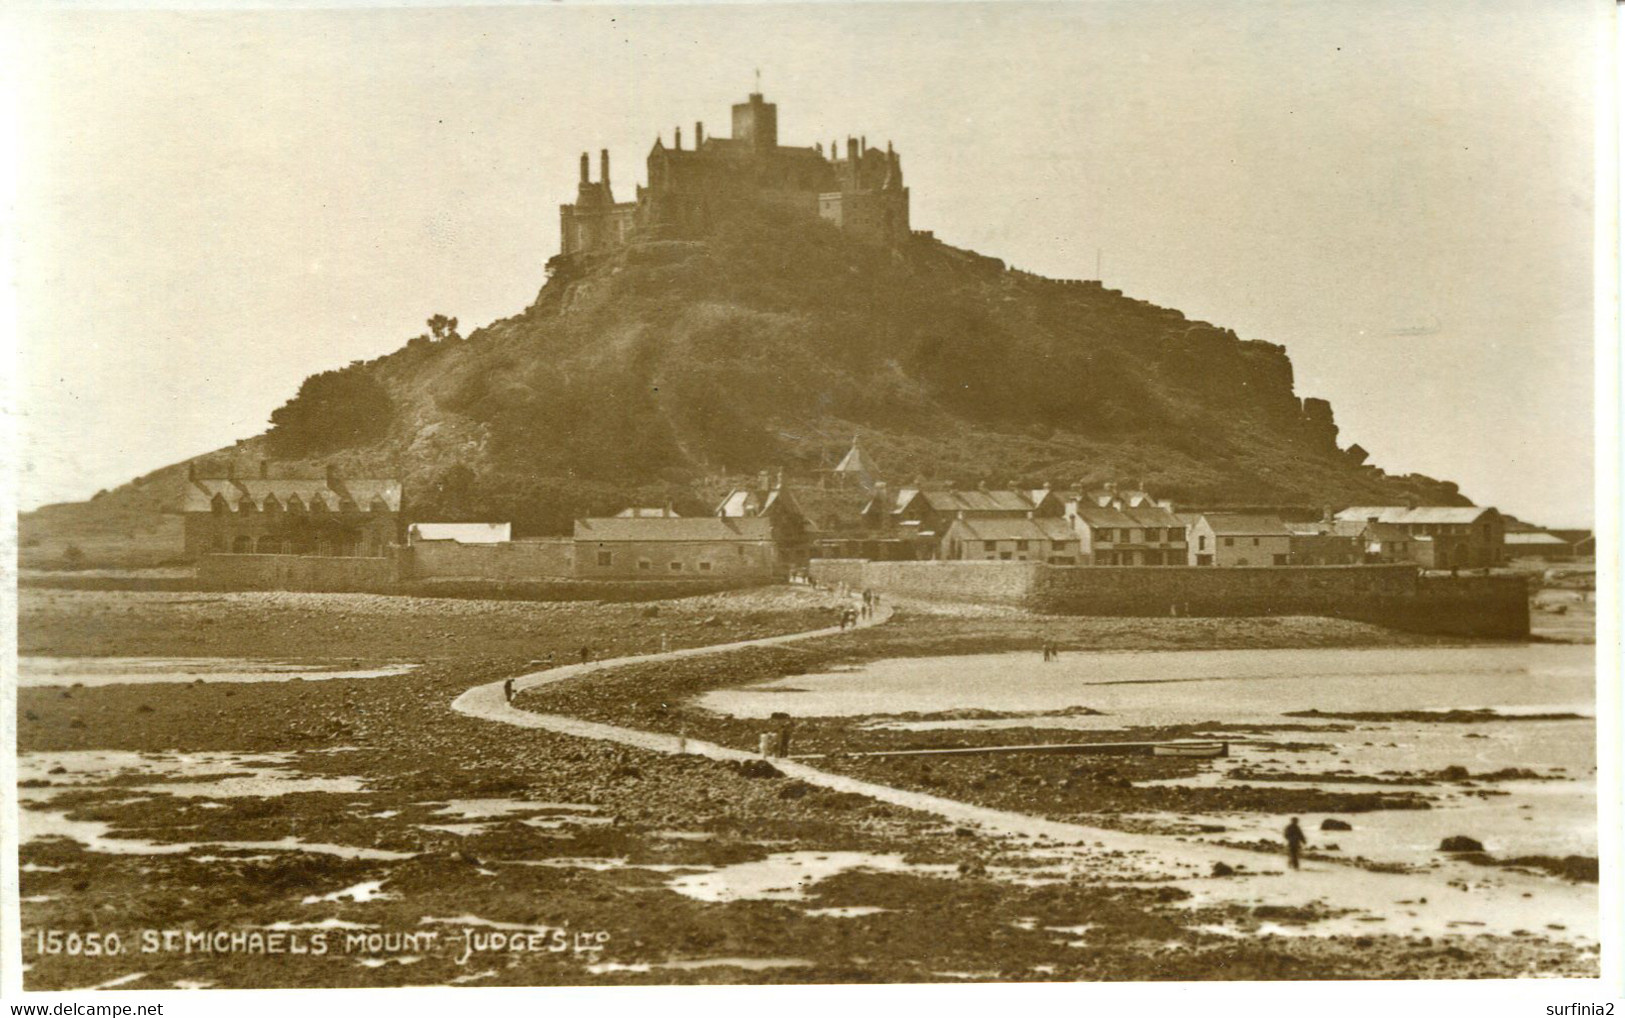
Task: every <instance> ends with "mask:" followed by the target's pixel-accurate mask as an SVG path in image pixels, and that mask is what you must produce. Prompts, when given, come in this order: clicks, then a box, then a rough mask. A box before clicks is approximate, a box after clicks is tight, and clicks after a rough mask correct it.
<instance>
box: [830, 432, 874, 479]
mask: <svg viewBox="0 0 1625 1018" xmlns="http://www.w3.org/2000/svg"><path fill="white" fill-rule="evenodd" d="M825 462H828V461H827V460H826V461H825ZM835 472H836V473H837V474H868V475H869V476H870V477H874V476H877V475H878V474H879V471H877V470H876V469H875V465H874V463H872V462H871V461H870V459H869V457H868V456H867V455H865V453H864V451H863V450H862V449H860V448H858V440H857V439H855V438H854V439H853V440H852V448H850V449H848V450H847V451H846V455H845V456H842V457H841V462H839V463H837V464H835Z"/></svg>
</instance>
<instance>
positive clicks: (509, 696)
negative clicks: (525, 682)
mask: <svg viewBox="0 0 1625 1018" xmlns="http://www.w3.org/2000/svg"><path fill="white" fill-rule="evenodd" d="M502 698H503V699H504V700H506V701H507V702H509V703H513V676H512V675H510V676H508V677H507V678H505V679H503V680H502Z"/></svg>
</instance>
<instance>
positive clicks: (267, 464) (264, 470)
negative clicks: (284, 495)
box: [260, 460, 271, 481]
mask: <svg viewBox="0 0 1625 1018" xmlns="http://www.w3.org/2000/svg"><path fill="white" fill-rule="evenodd" d="M270 476H271V461H270V460H260V480H262V481H263V480H265V479H266V478H268V477H270Z"/></svg>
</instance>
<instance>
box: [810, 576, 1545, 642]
mask: <svg viewBox="0 0 1625 1018" xmlns="http://www.w3.org/2000/svg"><path fill="white" fill-rule="evenodd" d="M808 575H809V576H810V578H811V579H812V580H813V581H814V582H816V583H821V584H825V585H834V584H836V583H845V584H846V585H847V586H848V587H851V588H854V589H863V588H869V589H873V590H877V591H881V592H883V593H887V594H892V595H896V596H904V597H918V598H923V599H927V600H940V601H971V602H983V603H995V604H1010V605H1018V606H1020V607H1024V608H1030V609H1032V610H1034V611H1038V612H1043V613H1045V614H1050V615H1105V616H1160V617H1167V616H1170V615H1175V614H1177V615H1193V616H1204V617H1224V616H1268V615H1319V616H1326V617H1331V618H1345V619H1354V620H1357V621H1362V622H1372V623H1376V624H1378V625H1385V626H1392V627H1394V628H1397V629H1407V630H1412V631H1415V632H1426V633H1442V634H1448V635H1453V636H1467V637H1490V638H1497V639H1525V638H1527V637H1528V636H1529V601H1528V592H1527V585H1526V582H1525V581H1524V579H1523V578H1522V577H1517V576H1491V577H1482V576H1474V577H1466V576H1463V577H1423V576H1422V575H1421V574H1420V573H1419V571H1418V570H1417V568H1416V567H1415V566H1414V565H1406V564H1401V565H1386V566H1265V567H1256V568H1233V569H1221V568H1217V567H1179V566H1162V567H1156V566H1151V567H1118V568H1114V567H1109V566H1106V567H1103V566H1095V567H1083V568H1067V567H1058V566H1046V565H1040V564H1037V563H1030V562H864V563H861V564H860V563H858V562H857V561H855V560H852V559H814V560H813V561H812V563H811V565H810V567H809V569H808Z"/></svg>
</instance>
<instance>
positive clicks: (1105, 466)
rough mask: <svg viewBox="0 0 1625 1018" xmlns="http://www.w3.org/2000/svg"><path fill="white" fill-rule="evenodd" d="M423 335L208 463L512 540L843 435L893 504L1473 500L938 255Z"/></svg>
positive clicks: (1128, 331)
mask: <svg viewBox="0 0 1625 1018" xmlns="http://www.w3.org/2000/svg"><path fill="white" fill-rule="evenodd" d="M434 333H435V334H434V336H427V335H426V336H423V337H419V338H418V339H416V340H413V341H412V342H410V343H408V344H407V345H406V346H404V347H403V348H401V349H400V350H398V351H396V352H395V353H393V354H390V355H388V356H386V357H383V358H380V359H378V360H376V361H371V362H367V363H364V364H356V365H352V366H351V367H350V368H348V369H345V370H343V371H340V372H330V373H326V374H324V375H321V376H315V377H313V378H312V379H310V380H308V381H307V382H306V384H305V386H303V387H302V388H301V390H300V393H299V394H297V395H296V396H295V398H293V399H291V400H290V401H289V403H288V404H287V405H286V406H284V407H283V408H282V409H280V410H279V411H278V412H277V415H276V418H275V420H276V427H275V428H274V429H273V430H272V431H271V432H270V433H269V434H268V435H265V436H260V437H257V438H252V439H248V440H245V441H244V442H240V443H238V445H237V446H236V447H234V448H233V449H231V450H226V451H223V452H221V453H219V454H216V455H215V456H213V457H206V458H205V460H208V461H210V462H209V463H208V465H209V466H214V467H220V466H223V465H224V461H225V460H226V459H228V458H231V459H235V460H236V461H237V462H238V463H239V464H241V469H243V470H245V471H248V470H252V469H254V468H253V465H252V464H253V463H254V462H255V461H257V460H259V459H262V458H271V459H275V460H277V461H278V464H279V466H278V469H282V470H308V471H311V472H313V473H314V472H319V470H320V469H321V465H322V464H324V463H326V462H333V463H336V464H337V465H339V466H340V468H341V469H344V470H346V471H348V472H350V473H351V474H352V475H360V474H388V475H391V476H400V477H402V478H403V480H405V481H406V483H407V486H408V487H407V494H408V499H409V501H410V502H411V504H412V506H413V513H414V515H416V516H418V517H419V518H438V519H475V518H500V519H511V520H513V521H514V523H515V524H516V530H517V531H518V532H520V533H525V534H541V533H559V532H564V531H566V530H567V529H568V526H569V521H570V520H571V519H572V518H573V517H574V516H577V515H582V514H587V513H602V512H611V511H614V510H616V509H619V508H621V507H622V506H623V505H626V504H630V503H639V504H651V505H658V504H663V503H665V502H668V501H669V502H672V503H673V504H674V505H675V506H676V507H677V508H678V510H679V511H680V512H703V511H705V510H706V509H707V508H708V507H709V505H710V504H711V502H712V500H713V498H714V496H716V495H717V494H719V493H720V491H721V490H723V489H725V488H726V486H727V484H728V483H729V480H730V478H735V477H739V476H743V475H749V474H752V473H754V472H755V471H758V470H760V469H766V468H770V467H780V466H782V467H783V468H784V469H785V471H786V473H787V476H790V477H792V478H797V479H798V480H799V481H800V483H803V484H812V483H815V479H816V476H817V473H818V471H819V470H820V469H822V468H826V467H827V466H829V465H831V464H832V463H833V462H834V459H835V458H836V457H838V456H839V455H840V453H841V452H842V451H843V450H844V448H845V446H846V445H847V444H848V443H849V442H850V441H851V437H852V435H853V434H861V435H862V436H863V441H864V444H865V447H866V449H867V450H868V451H869V452H870V453H871V454H872V456H873V458H874V459H875V460H876V462H877V463H878V464H879V465H880V467H881V468H882V469H883V470H884V471H886V472H887V473H888V474H889V475H890V479H891V480H893V482H894V483H896V484H901V483H907V482H909V481H911V480H913V479H915V478H917V477H925V478H932V479H938V480H952V481H956V482H959V483H962V484H971V483H974V482H976V481H980V480H986V481H989V482H992V483H996V484H1005V483H1008V482H1010V481H1016V482H1018V483H1021V484H1038V483H1041V482H1043V481H1046V480H1047V481H1052V482H1055V483H1058V484H1061V483H1064V484H1076V483H1079V482H1099V481H1106V480H1122V481H1133V482H1142V481H1143V483H1144V484H1145V485H1147V486H1149V487H1150V488H1152V489H1153V490H1155V491H1157V492H1159V493H1166V494H1167V495H1169V496H1171V497H1173V498H1175V499H1177V500H1178V501H1180V502H1182V503H1186V504H1201V503H1208V504H1214V503H1225V504H1241V503H1248V504H1269V503H1293V504H1300V505H1320V504H1325V503H1354V502H1366V503H1369V502H1387V501H1393V500H1398V499H1404V498H1416V499H1418V500H1419V501H1422V502H1428V503H1461V502H1465V499H1463V498H1462V497H1461V495H1460V494H1459V493H1458V492H1457V491H1456V488H1455V486H1454V485H1452V484H1449V483H1447V482H1439V481H1434V480H1431V479H1429V478H1424V477H1417V476H1408V477H1403V478H1396V477H1389V476H1387V475H1385V474H1383V473H1382V472H1381V471H1380V470H1377V469H1375V468H1373V467H1362V466H1360V465H1359V464H1358V463H1357V462H1356V461H1355V459H1353V458H1351V457H1350V456H1348V455H1346V454H1345V453H1343V452H1341V451H1340V450H1339V448H1338V441H1337V428H1336V426H1335V424H1334V423H1333V421H1332V417H1331V411H1330V408H1329V407H1327V406H1326V405H1325V404H1324V403H1321V402H1320V401H1314V400H1311V401H1309V402H1308V403H1307V405H1306V404H1305V402H1304V401H1302V400H1300V398H1299V397H1298V396H1297V395H1296V394H1295V393H1294V392H1293V379H1292V365H1291V362H1290V361H1289V360H1288V359H1287V356H1286V352H1285V350H1284V348H1282V347H1280V346H1277V345H1274V344H1271V343H1266V342H1260V341H1255V340H1242V339H1240V338H1238V337H1237V336H1236V335H1235V334H1234V333H1233V332H1231V331H1229V330H1227V329H1222V328H1219V327H1216V326H1213V325H1209V324H1207V323H1204V322H1194V321H1189V320H1187V319H1186V318H1185V317H1184V316H1183V315H1182V314H1180V313H1179V312H1178V311H1174V310H1170V309H1166V308H1160V307H1156V306H1154V305H1151V304H1147V303H1145V302H1143V301H1137V300H1134V299H1132V298H1129V297H1125V296H1123V295H1121V294H1119V293H1117V292H1116V291H1111V290H1104V289H1101V288H1100V287H1098V286H1082V285H1077V284H1064V283H1060V282H1056V281H1051V280H1045V279H1042V278H1039V277H1035V276H1031V275H1028V274H1025V273H1018V272H1012V271H1008V270H1006V268H1005V267H1004V266H1003V264H1002V263H1000V262H998V261H996V260H994V259H990V258H985V257H982V256H980V255H976V254H974V253H971V252H967V251H961V250H957V249H955V248H952V247H949V246H947V245H944V244H942V243H940V242H937V241H934V240H930V239H924V238H921V239H917V240H915V241H914V242H912V243H911V244H910V245H909V246H908V247H907V248H906V249H903V250H898V251H886V250H881V249H877V248H872V247H867V246H864V245H861V244H858V243H855V242H853V241H851V240H850V239H848V238H847V237H845V236H844V235H842V234H841V233H839V232H838V231H837V230H835V229H834V228H832V227H829V226H827V225H825V224H823V223H808V222H806V221H804V220H800V219H787V218H783V217H781V216H779V215H775V214H774V213H772V212H767V211H764V212H761V213H758V214H755V215H752V216H749V217H742V218H740V219H738V220H734V221H729V222H725V223H722V224H719V226H718V228H717V230H716V232H715V235H714V236H712V237H711V238H709V239H708V240H706V241H704V242H699V241H655V242H647V243H640V244H635V245H632V246H629V247H627V248H625V249H623V250H621V251H619V252H617V253H615V254H613V255H611V256H607V257H605V258H603V259H601V260H598V261H596V262H594V263H593V264H591V265H588V266H579V265H567V264H556V265H555V267H554V272H553V275H552V277H551V278H550V279H549V280H548V282H547V283H546V285H545V286H544V287H543V288H542V290H541V292H540V294H539V295H538V296H537V299H536V301H535V303H534V304H533V305H532V306H531V307H529V308H528V309H526V310H525V311H524V312H523V313H521V314H519V315H516V316H514V317H512V318H508V319H505V320H502V321H498V322H495V323H493V324H492V325H490V326H488V327H486V328H484V329H480V330H478V331H476V332H474V333H473V334H472V335H470V336H468V337H467V338H462V337H460V336H458V335H457V333H456V331H455V328H448V327H447V326H446V323H445V321H444V320H440V321H438V322H437V323H436V325H435V328H434ZM183 479H184V474H183V472H182V469H181V468H180V467H179V466H177V467H176V468H173V469H170V470H166V471H160V472H159V473H158V474H155V475H152V476H150V477H148V478H145V479H143V481H142V482H138V483H136V484H133V485H130V486H126V487H125V488H121V489H118V490H117V491H114V492H111V493H109V494H107V495H106V496H103V497H102V498H101V499H99V500H97V501H96V502H93V503H87V504H85V505H84V506H80V507H73V508H72V511H71V512H70V511H69V507H51V508H49V509H46V510H41V511H40V512H39V513H36V514H32V516H31V517H30V518H25V520H24V532H25V543H26V539H27V538H29V537H32V538H33V539H34V540H35V542H36V543H35V545H34V546H33V548H34V550H35V552H36V553H37V554H38V555H41V556H47V557H48V556H49V555H50V554H52V553H53V552H52V548H53V543H54V546H55V547H56V549H57V552H56V553H59V551H60V546H61V541H60V540H59V538H60V534H59V533H58V531H59V530H60V527H61V526H62V525H63V524H66V523H68V522H70V521H71V522H73V523H74V525H75V526H76V527H77V528H78V529H79V532H80V533H81V536H86V537H88V533H89V532H88V531H87V530H86V527H87V526H88V527H90V529H92V530H94V529H95V528H94V525H93V524H94V521H97V520H102V521H105V522H106V523H107V524H108V526H107V527H106V528H105V529H106V530H107V531H108V532H110V533H111V532H118V531H120V530H121V528H122V529H123V530H124V531H128V530H129V527H128V526H126V525H125V523H126V522H127V521H125V520H124V516H125V515H127V514H132V513H133V514H135V515H137V516H140V515H143V514H146V515H148V516H150V515H151V513H152V511H153V507H154V505H155V504H158V503H162V502H163V500H164V493H165V492H169V493H171V494H170V496H169V497H171V498H174V497H178V493H179V491H180V486H181V483H182V481H183ZM813 500H814V501H816V500H817V499H816V497H814V499H813ZM116 518H117V519H119V520H120V521H121V522H119V523H118V524H116V525H115V524H114V522H113V521H114V520H115V519H116ZM137 530H139V528H137ZM112 543H114V544H116V543H117V542H116V541H115V542H112ZM41 549H43V550H41ZM86 550H87V551H88V549H86ZM24 551H25V553H27V552H29V551H30V549H29V548H27V547H25V549H24Z"/></svg>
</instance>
